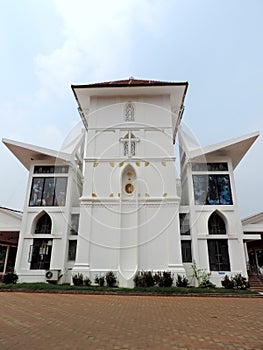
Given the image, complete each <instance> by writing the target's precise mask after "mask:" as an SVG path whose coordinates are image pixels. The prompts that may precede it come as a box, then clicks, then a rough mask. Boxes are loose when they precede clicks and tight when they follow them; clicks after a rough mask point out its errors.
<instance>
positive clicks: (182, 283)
mask: <svg viewBox="0 0 263 350" xmlns="http://www.w3.org/2000/svg"><path fill="white" fill-rule="evenodd" d="M175 284H176V287H183V288H187V287H189V281H188V279H187V278H186V277H185V276H181V275H177V278H176V282H175Z"/></svg>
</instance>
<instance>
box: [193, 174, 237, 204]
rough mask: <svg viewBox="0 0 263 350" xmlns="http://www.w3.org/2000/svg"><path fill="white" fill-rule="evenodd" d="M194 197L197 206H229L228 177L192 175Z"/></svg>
mask: <svg viewBox="0 0 263 350" xmlns="http://www.w3.org/2000/svg"><path fill="white" fill-rule="evenodd" d="M193 185H194V197H195V204H197V205H204V204H208V205H231V204H233V202H232V194H231V188H230V178H229V175H193Z"/></svg>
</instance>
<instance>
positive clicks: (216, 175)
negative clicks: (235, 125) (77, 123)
mask: <svg viewBox="0 0 263 350" xmlns="http://www.w3.org/2000/svg"><path fill="white" fill-rule="evenodd" d="M187 88H188V83H186V82H182V83H175V82H159V81H148V80H137V79H134V78H132V77H131V78H129V79H127V80H120V81H111V82H105V83H97V84H90V85H73V86H72V90H73V94H74V97H75V99H76V103H77V108H78V111H79V114H80V117H81V122H82V124H81V125H82V127H81V128H80V130H79V132H78V133H77V134H74V135H73V136H72V135H71V136H70V137H69V138H68V139H67V142H66V143H65V145H64V146H63V147H62V149H61V150H60V151H57V150H52V149H47V148H43V147H39V146H36V145H30V144H25V143H21V142H17V141H12V140H7V139H3V142H4V144H5V145H6V146H7V147H8V148H9V149H10V151H11V152H12V153H13V154H14V155H15V156H16V157H17V159H18V160H19V161H20V162H21V163H22V164H23V165H24V166H25V167H26V168H27V169H28V172H29V176H28V184H27V191H26V198H25V204H24V208H23V216H22V222H21V226H20V235H19V242H18V249H17V256H16V264H15V271H16V273H17V274H18V276H19V282H43V281H46V280H54V281H57V282H58V283H69V282H71V280H72V276H73V275H75V274H77V273H82V274H83V275H84V276H87V277H89V278H90V279H91V280H94V278H95V276H97V275H103V274H105V273H106V272H108V271H113V272H114V273H115V274H116V275H117V278H118V280H119V285H120V286H128V287H133V278H134V275H135V273H136V272H137V271H148V270H151V271H171V272H172V273H173V274H174V276H175V277H176V275H177V274H180V275H186V276H188V277H189V278H190V276H191V274H192V264H193V262H195V263H196V265H197V267H198V268H199V269H206V270H207V271H209V272H211V281H212V282H213V283H215V284H216V285H218V286H221V280H222V278H223V277H224V275H225V274H229V275H233V274H236V273H241V274H242V275H244V276H247V262H248V252H247V249H246V241H248V240H249V241H250V242H251V241H253V240H258V239H259V238H260V235H258V234H257V233H255V232H252V233H251V232H250V234H246V233H244V232H243V228H242V223H241V219H240V215H239V209H238V203H237V197H236V189H235V180H234V170H235V168H236V167H237V166H238V164H239V162H240V161H241V160H242V158H243V156H244V155H245V154H246V152H247V151H248V150H249V148H250V147H251V145H252V144H253V143H254V141H255V140H256V139H257V137H258V135H259V134H258V133H257V132H255V133H252V134H249V135H245V136H242V137H239V138H236V139H232V140H228V141H223V142H221V143H218V144H214V145H211V146H208V147H201V146H200V145H198V144H197V143H196V142H195V140H194V139H193V137H192V136H191V135H189V133H187V132H186V131H185V130H184V129H183V128H182V127H181V120H182V117H183V112H184V100H185V96H186V92H187ZM175 152H177V153H178V155H179V156H178V157H177V159H176V158H175ZM177 168H178V169H180V170H179V171H177Z"/></svg>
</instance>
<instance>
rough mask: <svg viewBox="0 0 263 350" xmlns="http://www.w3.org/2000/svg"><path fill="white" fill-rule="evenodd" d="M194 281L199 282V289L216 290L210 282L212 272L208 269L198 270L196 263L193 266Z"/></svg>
mask: <svg viewBox="0 0 263 350" xmlns="http://www.w3.org/2000/svg"><path fill="white" fill-rule="evenodd" d="M192 270H193V274H192V276H191V277H192V279H193V280H194V281H197V283H198V287H199V288H215V287H216V286H215V285H214V284H213V283H212V282H211V281H210V276H211V272H207V270H206V269H198V268H197V265H196V262H194V263H193V264H192Z"/></svg>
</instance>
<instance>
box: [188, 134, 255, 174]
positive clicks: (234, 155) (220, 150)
mask: <svg viewBox="0 0 263 350" xmlns="http://www.w3.org/2000/svg"><path fill="white" fill-rule="evenodd" d="M258 136H259V132H258V131H256V132H254V133H251V134H248V135H244V136H240V137H237V138H235V139H231V140H227V141H223V142H220V143H217V144H214V145H211V146H207V147H204V148H198V149H196V150H192V151H191V152H189V160H190V161H197V162H198V161H202V162H203V161H204V158H210V159H211V158H216V157H230V158H231V159H232V164H233V169H235V168H236V167H237V165H238V164H239V162H240V161H241V159H242V158H243V157H244V156H245V154H246V153H247V151H248V150H249V148H250V147H251V146H252V144H253V143H254V142H255V141H256V139H257V138H258Z"/></svg>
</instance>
